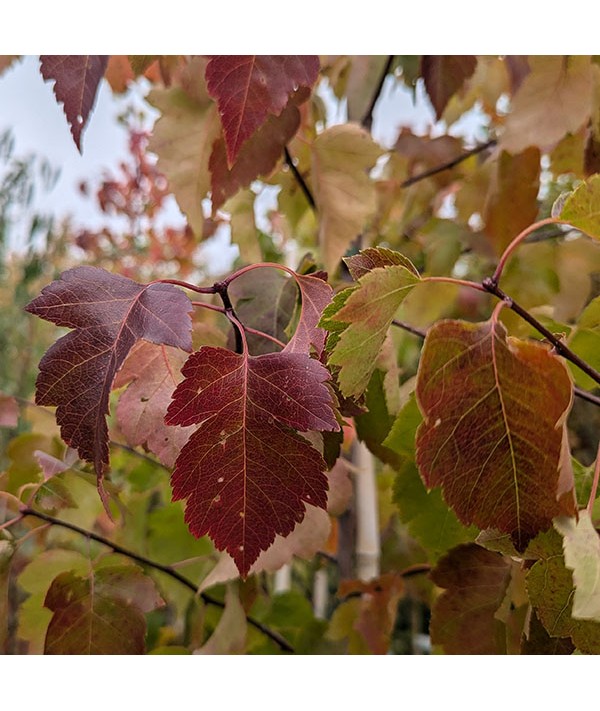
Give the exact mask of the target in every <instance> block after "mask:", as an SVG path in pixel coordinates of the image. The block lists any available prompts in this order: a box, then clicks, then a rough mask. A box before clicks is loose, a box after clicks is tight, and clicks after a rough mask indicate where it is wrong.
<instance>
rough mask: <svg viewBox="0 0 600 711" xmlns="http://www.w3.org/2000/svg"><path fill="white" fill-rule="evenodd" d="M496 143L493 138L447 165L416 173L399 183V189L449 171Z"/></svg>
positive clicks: (443, 164)
mask: <svg viewBox="0 0 600 711" xmlns="http://www.w3.org/2000/svg"><path fill="white" fill-rule="evenodd" d="M496 143H497V141H496V139H495V138H492V139H491V140H490V141H487V142H486V143H481V144H480V145H479V146H475V148H471V150H470V151H466V152H465V153H461V154H460V155H459V156H457V157H456V158H453V159H452V160H449V161H448V162H447V163H442V164H441V165H436V166H435V168H430V169H429V170H425V171H423V172H422V173H417V174H416V175H413V176H412V177H411V178H408V179H407V180H405V181H404V182H403V183H400V187H401V188H408V187H410V186H411V185H414V184H415V183H418V182H419V181H420V180H425V178H430V177H431V176H432V175H437V174H438V173H443V172H444V171H445V170H450V168H454V166H456V165H458V164H459V163H462V162H463V161H465V160H467V158H470V157H471V156H475V155H477V154H478V153H482V152H483V151H485V150H486V149H487V148H492V147H493V146H495V145H496Z"/></svg>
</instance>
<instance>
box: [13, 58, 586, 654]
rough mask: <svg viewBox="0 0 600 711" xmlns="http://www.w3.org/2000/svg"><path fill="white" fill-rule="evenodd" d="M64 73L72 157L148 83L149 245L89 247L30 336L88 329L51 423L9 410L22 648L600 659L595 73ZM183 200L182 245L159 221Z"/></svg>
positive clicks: (516, 63) (67, 366) (345, 63)
mask: <svg viewBox="0 0 600 711" xmlns="http://www.w3.org/2000/svg"><path fill="white" fill-rule="evenodd" d="M41 74H42V76H43V78H44V79H47V80H53V81H54V82H55V87H54V91H55V95H56V97H57V100H58V101H60V102H61V103H63V105H64V109H65V114H66V117H67V121H68V123H69V124H70V127H71V132H72V134H73V138H74V141H75V143H76V145H77V147H78V148H81V146H82V132H83V130H84V129H85V126H86V124H87V122H88V120H89V119H90V116H91V117H92V119H91V120H93V113H92V108H93V103H94V97H95V93H96V91H97V88H98V85H99V83H100V81H101V80H102V77H103V76H104V77H105V78H106V80H107V81H108V82H109V83H110V85H111V87H112V90H113V91H115V92H121V91H124V90H125V88H126V87H127V85H128V83H129V82H131V81H134V80H135V77H137V76H140V75H144V77H145V81H146V82H148V83H149V84H150V85H151V88H150V91H149V93H148V101H149V103H150V104H152V105H153V106H154V107H155V108H157V109H158V110H159V112H160V117H159V119H158V120H157V122H156V124H155V127H154V130H153V132H152V134H151V135H150V136H148V135H147V134H146V133H145V132H143V131H141V130H140V129H139V128H137V127H135V126H132V127H131V130H130V135H131V142H130V148H131V155H132V161H133V164H132V165H124V166H122V169H121V170H122V174H121V175H120V176H119V177H117V178H111V177H105V179H104V181H103V183H102V185H101V187H100V189H99V190H98V193H97V198H98V200H99V203H100V206H101V208H102V209H103V210H104V211H105V212H106V213H107V214H109V213H111V212H116V213H117V214H119V215H121V216H124V217H125V218H126V220H127V228H126V229H125V230H124V231H123V232H121V233H119V232H117V231H115V230H114V228H109V227H107V228H106V229H104V230H102V231H100V232H96V233H92V232H85V231H84V232H80V233H79V234H75V235H73V234H68V235H67V236H66V237H65V238H64V239H65V240H67V241H68V240H69V239H70V240H71V248H70V249H65V250H64V251H63V252H61V253H60V254H52V255H51V256H52V258H53V260H54V271H55V273H53V274H52V275H48V276H51V277H52V278H53V279H54V280H53V281H52V283H50V284H47V283H46V284H45V285H41V286H40V288H41V293H39V295H35V294H32V298H31V300H30V301H29V304H28V305H27V306H26V311H28V312H29V314H33V315H35V316H38V317H40V318H41V319H43V320H45V321H50V322H51V323H52V324H55V325H56V326H58V327H60V328H63V329H69V330H68V332H66V333H61V334H60V337H59V338H58V340H57V341H56V343H54V345H51V346H50V348H49V349H48V350H47V352H46V354H45V355H44V356H43V357H42V358H41V360H40V363H39V375H38V378H37V383H36V388H35V404H33V403H31V402H30V400H29V398H30V397H31V386H30V381H29V379H28V377H23V378H21V379H20V381H19V383H15V384H13V383H12V382H8V383H7V384H4V385H3V387H4V388H5V390H6V391H7V392H6V394H5V395H2V396H0V426H3V427H7V428H9V432H10V433H11V438H10V440H9V443H8V446H7V448H6V465H5V469H4V471H3V473H2V474H1V475H0V506H1V508H0V516H2V521H3V523H0V526H1V528H0V613H4V614H0V644H1V645H3V648H4V650H6V651H8V652H11V653H39V652H42V651H43V652H45V653H48V654H57V653H58V654H64V653H67V654H89V653H102V654H115V653H131V654H138V653H143V652H150V653H156V654H162V653H190V652H195V653H201V654H233V653H250V654H266V653H279V652H296V653H307V654H319V653H335V654H344V653H350V654H352V653H357V654H371V653H373V654H385V653H387V652H389V651H390V650H395V651H398V650H403V651H411V649H414V648H415V645H416V641H415V640H416V637H415V635H414V632H415V629H414V615H413V616H412V618H411V619H412V622H411V621H410V620H408V619H407V613H406V611H407V610H411V609H412V610H419V611H420V612H421V613H422V616H423V619H428V620H430V621H429V624H428V625H427V626H426V627H425V628H424V629H423V630H422V631H423V632H426V633H427V634H428V639H430V641H431V643H432V644H433V646H434V650H435V651H436V652H444V653H447V654H570V653H573V652H574V651H575V650H577V651H579V652H581V653H589V654H594V653H598V652H600V635H599V629H600V589H599V587H598V570H599V568H600V542H599V539H598V529H597V526H598V520H599V519H598V516H599V515H600V514H599V511H600V509H599V505H598V502H597V496H596V495H597V488H598V479H599V478H600V455H598V454H597V448H598V426H599V425H600V416H599V414H598V413H599V412H600V410H599V406H600V397H599V396H598V394H597V391H598V387H599V386H600V373H599V372H598V370H597V366H598V353H597V350H598V349H597V345H598V343H599V342H600V341H599V339H600V329H599V324H600V319H599V318H598V303H599V302H598V299H599V298H600V297H599V295H598V286H597V285H598V280H597V275H598V273H600V247H599V245H598V236H599V235H600V220H599V217H598V214H599V211H598V205H599V204H600V178H599V177H598V172H599V171H600V165H598V158H597V156H598V150H597V145H598V141H599V140H600V138H599V137H598V131H599V127H598V126H597V117H598V105H597V104H598V97H599V96H600V92H599V91H598V86H599V83H600V68H599V67H598V64H597V63H596V60H595V58H590V57H583V56H581V57H530V58H527V57H516V56H514V57H495V56H494V57H486V56H481V57H472V56H455V57H443V56H423V57H421V58H415V57H389V58H387V59H385V61H383V58H381V57H322V58H317V57H312V56H311V57H306V56H305V57H300V56H288V57H273V56H262V57H251V56H237V57H234V56H215V57H211V58H208V59H207V58H204V57H183V56H173V57H153V56H149V57H129V58H127V57H110V58H107V57H99V56H91V57H90V56H87V57H71V56H64V57H42V58H41ZM416 83H420V84H422V86H423V87H424V89H425V91H426V93H427V95H428V97H429V101H430V103H431V106H430V107H429V108H428V110H429V113H430V116H431V127H430V133H429V135H417V134H415V133H413V132H412V131H411V130H410V129H409V128H408V125H407V122H406V121H404V120H403V117H401V116H400V117H396V123H398V124H399V126H400V128H399V130H398V136H397V139H396V141H395V143H394V145H389V146H384V145H381V144H379V143H378V142H377V140H376V138H375V137H374V134H375V132H374V130H373V127H374V124H375V123H376V120H375V119H376V118H377V117H376V109H377V107H378V106H380V105H381V104H380V103H379V102H380V101H381V97H382V88H383V86H384V84H387V86H388V87H395V89H396V90H400V87H404V88H405V89H408V90H411V91H412V90H413V88H414V86H415V84H416ZM324 97H325V98H324ZM332 97H333V98H332ZM331 102H335V103H337V102H339V105H340V106H347V111H348V116H349V118H350V119H351V120H349V121H347V122H345V123H342V124H339V125H331V123H330V122H329V121H328V118H327V108H326V104H331ZM338 108H339V106H338ZM475 108H477V109H478V110H479V112H480V113H479V115H481V112H483V114H484V116H485V120H481V125H480V126H479V127H478V130H479V131H482V130H484V131H485V133H486V134H487V135H486V137H485V140H484V141H483V142H481V143H477V144H475V145H473V143H472V141H469V140H467V139H466V138H464V137H463V136H462V134H461V132H460V126H461V122H464V120H465V117H468V116H470V117H471V120H475V118H474V116H475V115H476V114H475V113H474V111H473V109H475ZM147 148H149V149H150V150H151V151H153V152H154V153H155V154H156V156H157V162H156V163H155V162H154V161H153V159H152V158H151V157H150V156H149V155H148V154H147V152H146V149H147ZM85 189H86V190H88V188H87V187H86V188H85ZM170 193H172V194H173V195H174V197H175V199H176V200H177V202H178V204H179V207H180V208H181V210H182V212H183V213H184V214H185V216H186V219H187V225H186V227H185V228H184V229H179V228H169V227H162V228H161V227H159V225H158V220H157V217H158V215H159V213H160V211H161V210H162V208H163V207H164V202H165V200H166V198H167V196H168V195H169V194H170ZM267 193H270V194H271V195H275V196H276V197H275V199H276V205H275V207H273V208H271V209H269V210H265V209H264V207H263V205H264V203H263V202H262V197H263V194H265V195H266V194H267ZM259 223H260V225H261V229H258V227H257V224H259ZM223 230H228V231H229V233H230V236H231V240H232V242H233V243H234V244H237V246H238V247H239V258H238V259H237V262H236V264H235V265H233V267H232V269H231V271H230V273H228V274H226V275H222V274H221V275H219V276H218V278H216V279H215V280H214V281H213V278H212V277H208V273H209V272H210V271H211V269H210V267H211V265H210V264H204V263H202V257H201V251H200V247H201V246H202V244H203V243H204V242H205V241H206V240H209V239H211V238H212V237H213V235H215V233H217V232H218V233H222V232H223ZM76 248H78V250H79V251H76ZM301 249H305V250H310V254H307V255H306V256H305V257H303V258H301V259H300V258H299V254H300V251H299V250H301ZM82 254H83V255H84V257H83V259H82ZM121 260H122V264H121V263H120V261H121ZM81 261H84V262H86V263H85V264H81V263H80V262H81ZM321 267H323V268H325V269H327V273H326V272H324V271H322V270H321ZM38 276H41V273H40V274H39V275H38ZM44 276H45V274H44ZM184 279H185V280H184ZM17 281H18V280H17ZM47 281H50V279H48V280H47ZM211 282H212V283H211ZM20 318H21V319H22V320H23V321H24V322H26V323H37V322H38V319H35V320H34V319H32V318H31V317H30V316H29V315H23V316H21V317H20ZM44 345H47V344H46V343H44ZM584 388H585V389H584ZM594 391H596V392H594ZM10 395H17V396H18V397H19V400H18V401H17V400H15V399H13V398H11V397H10ZM18 405H20V418H19V420H18V422H17V414H18V413H17V411H18ZM53 406H55V407H56V408H57V409H56V414H55V416H56V422H57V424H58V427H59V429H56V428H55V427H54V425H53V424H50V423H51V422H52V419H51V418H50V417H48V407H53ZM586 408H587V409H586ZM43 417H45V418H46V419H45V420H44V421H43V423H41V418H43ZM15 425H17V427H16V426H15ZM361 443H364V445H366V447H368V449H369V450H371V452H372V454H373V455H374V457H373V458H371V457H369V458H368V459H367V460H365V450H364V445H363V444H361ZM361 452H362V454H360V453H361ZM575 455H576V456H575ZM594 460H595V464H594ZM365 461H370V462H373V466H374V476H373V477H372V478H369V477H370V476H371V475H370V474H369V472H368V471H367V470H366V469H360V466H359V465H358V464H357V463H358V462H362V463H364V462H365ZM367 480H368V481H374V482H375V485H376V487H377V496H376V494H375V490H373V491H372V492H371V494H372V495H371V496H370V497H367V496H366V495H365V494H364V492H365V491H367V489H366V488H365V482H366V481H367ZM95 488H97V489H98V491H99V493H100V496H98V494H97V492H96V491H95ZM357 491H360V492H363V493H362V494H361V496H364V498H363V499H361V498H360V497H359V496H357V495H356V492H357ZM367 498H368V499H369V501H367ZM371 499H372V501H371ZM182 501H185V504H183V503H181V502H182ZM367 503H370V505H371V508H370V509H369V513H365V511H366V510H367V509H368V507H367ZM365 542H366V544H365ZM284 565H287V566H289V568H288V570H289V571H290V573H291V576H292V584H291V589H288V590H287V591H285V592H281V591H279V590H278V589H277V587H278V586H279V585H280V579H279V578H274V577H273V572H274V571H277V570H279V569H281V567H282V566H284ZM182 571H183V572H182ZM367 571H368V572H367ZM405 639H408V640H409V641H408V643H404V642H403V640H405Z"/></svg>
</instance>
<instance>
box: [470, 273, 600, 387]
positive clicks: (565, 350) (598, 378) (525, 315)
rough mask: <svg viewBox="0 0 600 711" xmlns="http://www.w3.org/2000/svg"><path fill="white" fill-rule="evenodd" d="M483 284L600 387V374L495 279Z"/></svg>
mask: <svg viewBox="0 0 600 711" xmlns="http://www.w3.org/2000/svg"><path fill="white" fill-rule="evenodd" d="M481 284H482V286H483V288H484V289H485V290H486V291H489V293H490V294H494V296H497V297H498V298H499V299H502V301H504V302H505V303H506V305H507V306H508V308H509V309H512V311H514V312H515V313H516V314H518V315H519V316H520V317H521V318H522V319H523V320H524V321H527V323H529V324H530V325H531V326H533V327H534V328H535V330H536V331H538V332H539V333H541V334H542V336H545V337H546V339H547V340H548V341H550V343H552V345H553V346H554V348H555V350H556V352H557V353H558V354H559V355H561V356H563V358H566V359H567V360H570V361H571V363H573V364H574V365H576V366H577V367H578V368H579V369H580V370H582V371H583V372H584V373H585V374H586V375H589V376H590V378H591V379H592V380H593V381H594V382H596V383H598V384H599V385H600V373H599V372H598V371H597V370H595V369H594V368H592V366H591V365H589V364H588V363H586V362H585V361H584V360H583V359H582V358H580V357H579V356H578V355H577V353H574V352H573V351H572V350H571V349H570V348H569V347H568V346H567V345H565V344H564V343H563V342H562V341H561V340H560V338H557V337H556V336H555V335H554V334H553V333H552V331H549V330H548V329H547V328H546V327H545V326H544V325H543V324H542V323H540V322H539V321H538V320H537V319H536V318H535V316H532V315H531V314H530V313H529V311H527V310H526V309H524V308H523V307H522V306H521V305H520V304H518V303H517V302H516V301H514V299H511V298H510V296H508V294H505V293H504V292H503V291H502V289H501V288H500V287H499V286H498V284H497V283H496V282H495V281H494V279H493V278H491V277H486V278H485V279H484V280H483V281H482V282H481Z"/></svg>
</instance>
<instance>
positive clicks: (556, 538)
mask: <svg viewBox="0 0 600 711" xmlns="http://www.w3.org/2000/svg"><path fill="white" fill-rule="evenodd" d="M540 543H542V542H540ZM540 552H541V553H542V554H543V555H542V557H541V559H540V560H538V562H537V563H535V565H534V566H533V567H532V568H531V570H530V571H529V573H528V575H527V592H528V594H529V599H530V600H531V604H532V605H533V607H534V608H535V610H536V612H537V615H538V617H539V618H540V620H541V622H542V624H543V625H544V627H545V628H546V630H547V632H548V634H549V635H550V636H551V637H570V638H571V639H572V640H573V643H574V644H575V646H576V647H577V649H579V650H580V651H581V652H583V653H585V654H598V653H600V623H599V622H593V621H590V620H577V619H574V618H573V616H572V610H573V597H574V590H573V575H572V573H571V571H570V570H569V569H568V568H567V567H566V566H565V562H564V559H563V556H562V542H561V537H560V535H559V534H558V533H557V532H556V531H554V530H551V531H550V534H549V535H547V536H546V537H545V540H544V541H543V549H542V550H540Z"/></svg>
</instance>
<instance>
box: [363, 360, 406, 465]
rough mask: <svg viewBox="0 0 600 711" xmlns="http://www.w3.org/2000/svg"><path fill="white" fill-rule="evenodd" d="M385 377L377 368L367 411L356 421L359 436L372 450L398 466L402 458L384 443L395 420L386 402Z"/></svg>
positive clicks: (369, 389)
mask: <svg viewBox="0 0 600 711" xmlns="http://www.w3.org/2000/svg"><path fill="white" fill-rule="evenodd" d="M384 378H385V375H384V373H382V371H381V370H375V372H374V373H373V375H372V376H371V380H370V381H369V387H368V388H367V392H366V398H365V405H366V407H367V412H365V413H364V414H361V415H357V416H356V417H355V418H354V423H355V426H356V434H357V435H358V438H359V439H360V440H361V441H362V442H364V443H365V444H366V445H367V447H368V448H369V449H370V451H371V452H373V454H374V455H375V456H376V457H378V458H379V459H380V460H381V461H382V462H385V463H386V464H391V465H392V466H397V465H398V464H399V463H400V458H399V457H398V456H397V455H396V454H395V453H394V452H393V451H391V450H390V449H388V447H387V446H385V445H384V444H383V442H384V440H385V439H386V438H387V437H388V434H389V432H390V428H391V427H392V423H393V422H394V417H393V415H391V414H390V412H389V411H388V407H387V403H386V398H385V391H384Z"/></svg>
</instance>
